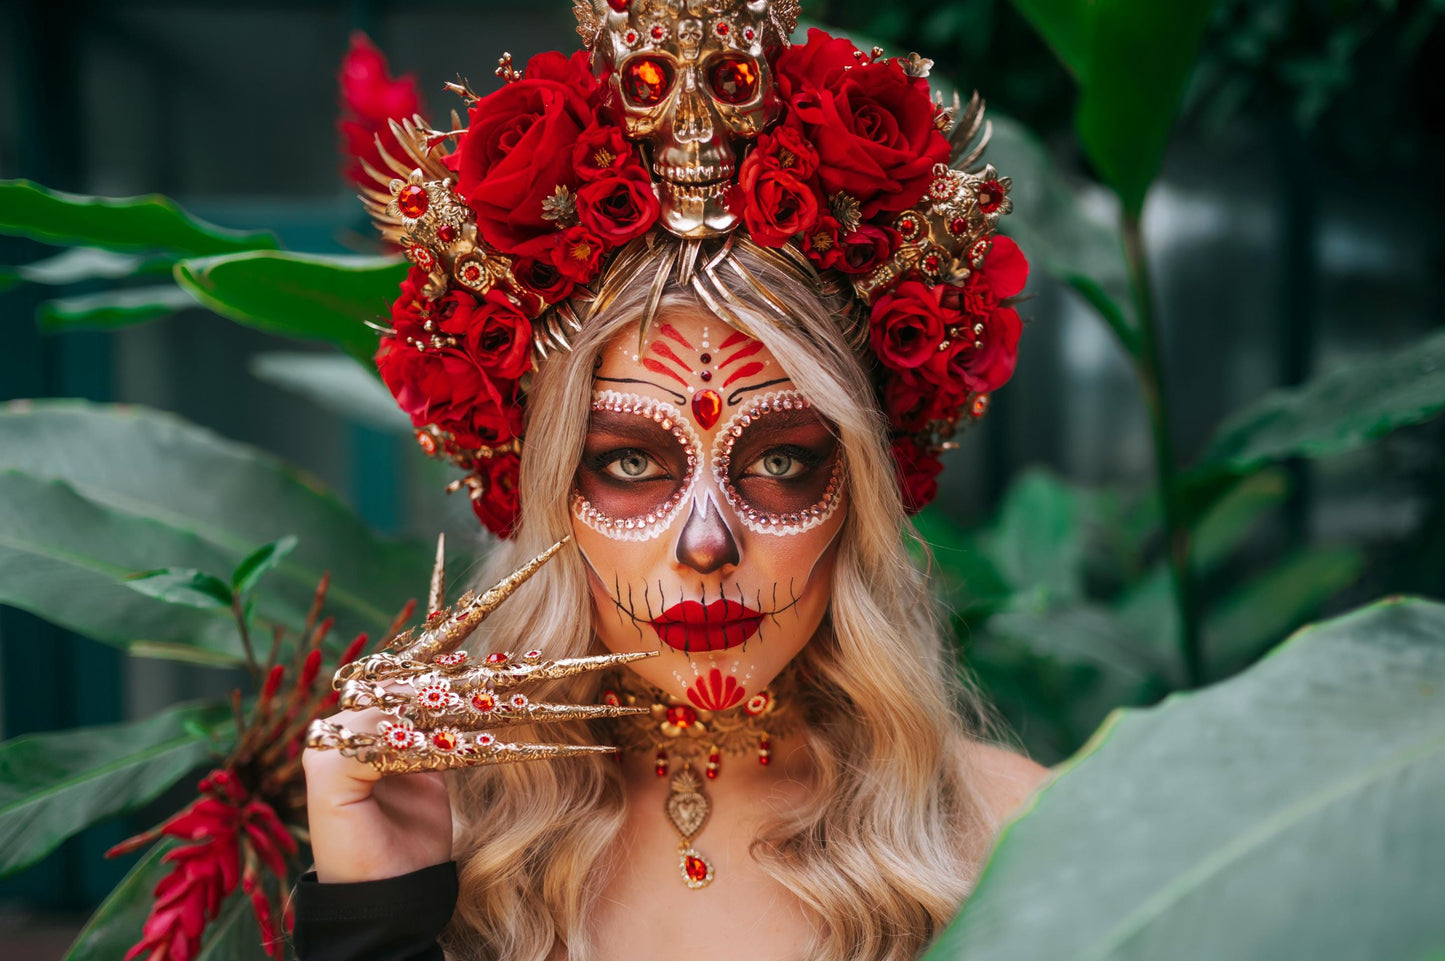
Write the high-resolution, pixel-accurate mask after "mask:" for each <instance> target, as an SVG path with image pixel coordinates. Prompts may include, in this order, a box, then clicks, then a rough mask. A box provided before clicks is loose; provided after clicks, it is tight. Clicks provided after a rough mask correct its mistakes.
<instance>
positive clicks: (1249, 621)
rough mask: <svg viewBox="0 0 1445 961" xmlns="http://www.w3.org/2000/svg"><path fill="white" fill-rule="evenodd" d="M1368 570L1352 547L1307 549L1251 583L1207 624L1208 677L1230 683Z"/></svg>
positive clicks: (1223, 604) (1226, 601)
mask: <svg viewBox="0 0 1445 961" xmlns="http://www.w3.org/2000/svg"><path fill="white" fill-rule="evenodd" d="M1364 566H1365V559H1364V557H1363V556H1362V555H1361V554H1360V552H1359V551H1357V550H1355V549H1354V548H1353V547H1306V548H1304V549H1302V550H1300V551H1297V552H1296V553H1294V554H1291V555H1290V556H1289V557H1287V558H1285V559H1284V560H1283V561H1281V562H1280V563H1279V564H1278V565H1276V566H1275V567H1272V568H1270V569H1269V570H1268V571H1266V572H1264V573H1263V574H1260V575H1258V576H1256V577H1253V578H1251V579H1250V580H1249V581H1248V582H1246V583H1245V584H1244V585H1243V586H1242V587H1240V588H1239V589H1238V590H1236V591H1235V592H1234V593H1233V594H1231V595H1229V596H1228V597H1225V598H1224V599H1222V600H1221V601H1220V602H1219V603H1218V604H1217V605H1216V606H1215V608H1214V609H1213V610H1211V611H1210V612H1209V616H1208V617H1207V618H1206V619H1205V621H1204V659H1205V662H1206V663H1207V664H1208V668H1209V674H1210V676H1212V677H1226V676H1228V675H1230V674H1233V673H1234V672H1235V671H1238V670H1239V669H1240V668H1241V667H1243V666H1244V665H1245V664H1247V663H1249V662H1250V661H1252V660H1253V659H1255V658H1256V657H1258V656H1259V655H1260V654H1262V653H1264V652H1265V651H1266V650H1268V649H1269V645H1270V643H1271V642H1272V641H1273V640H1274V639H1275V638H1277V637H1280V636H1281V635H1283V634H1284V633H1285V632H1286V631H1288V630H1291V629H1293V628H1295V627H1298V626H1299V625H1300V624H1302V623H1304V621H1305V619H1306V618H1308V617H1311V616H1313V615H1314V614H1315V613H1316V612H1317V611H1318V610H1319V608H1320V605H1322V604H1324V603H1325V601H1327V600H1329V599H1330V598H1331V597H1334V596H1335V595H1336V594H1338V593H1339V592H1340V591H1342V590H1344V589H1345V588H1346V587H1348V586H1349V585H1350V584H1352V583H1354V580H1355V578H1357V577H1359V576H1360V570H1361V569H1362V568H1363V567H1364Z"/></svg>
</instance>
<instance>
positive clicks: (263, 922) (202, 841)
mask: <svg viewBox="0 0 1445 961" xmlns="http://www.w3.org/2000/svg"><path fill="white" fill-rule="evenodd" d="M328 583H329V578H328V577H325V576H323V578H322V580H321V583H320V584H319V585H318V586H317V589H316V595H315V598H314V600H313V603H312V605H311V610H310V611H309V612H308V614H307V617H306V624H305V627H304V628H303V631H302V634H301V638H302V643H300V644H298V645H297V650H296V654H295V657H294V658H293V660H292V663H291V664H289V665H288V664H285V663H282V662H281V661H280V660H278V657H279V653H280V644H279V640H280V634H279V632H278V635H277V641H278V643H276V644H275V645H273V647H272V649H271V656H270V658H269V663H268V664H267V665H266V668H265V671H264V678H265V680H264V681H263V682H262V685H261V690H260V692H259V694H258V696H257V698H256V703H255V705H254V707H253V708H252V710H251V716H250V719H249V720H246V719H244V718H243V717H242V715H241V711H240V703H241V692H240V691H239V690H238V691H236V692H235V693H234V695H233V703H234V704H235V705H236V706H237V711H236V717H237V733H238V737H237V741H236V747H235V749H234V750H233V751H232V752H231V754H230V756H229V757H227V758H226V759H225V761H224V762H223V763H222V764H221V766H220V767H218V768H216V769H215V770H213V771H211V772H210V773H209V774H207V775H206V776H205V777H203V778H201V780H200V782H199V783H198V784H197V788H198V790H199V791H200V792H201V796H200V797H198V798H197V799H196V800H194V801H192V802H191V803H190V804H189V805H187V806H186V807H185V808H183V809H181V810H180V811H178V812H176V814H174V815H172V816H171V817H170V818H169V819H167V820H166V821H165V822H163V823H162V824H160V825H158V826H156V827H155V828H152V829H151V830H149V831H146V832H144V833H142V834H138V835H136V836H135V837H132V838H129V839H127V840H125V841H122V842H121V843H120V844H117V845H116V846H115V847H113V848H111V849H110V850H109V851H107V852H106V856H107V857H117V856H119V855H122V854H128V853H130V852H132V851H135V850H138V849H139V848H141V847H144V846H146V845H148V844H151V843H152V842H154V841H157V840H159V839H161V838H162V837H171V838H175V839H177V840H178V841H180V842H182V843H181V844H180V845H179V846H177V847H176V848H174V849H173V850H171V851H169V852H167V853H166V855H165V856H164V857H163V858H162V860H163V861H165V862H166V863H168V864H170V865H172V867H171V870H170V872H169V873H168V874H166V876H165V877H163V878H162V879H161V880H160V883H158V884H157V885H156V888H155V892H154V894H155V903H154V905H153V906H152V907H151V912H150V915H149V916H148V917H147V918H146V922H145V926H144V928H143V930H142V934H141V939H140V941H139V942H137V943H136V944H135V946H134V947H132V948H131V949H130V951H129V952H128V953H127V954H126V956H125V961H135V959H140V958H143V959H145V961H192V959H193V958H195V957H196V956H197V955H199V954H200V951H201V944H202V936H203V935H204V933H205V929H206V926H207V925H208V924H210V922H212V921H214V920H215V919H216V917H217V916H218V915H219V914H220V911H221V907H222V905H223V904H224V903H225V902H226V900H227V898H229V897H230V896H231V895H232V894H234V893H235V891H236V888H237V885H238V884H239V886H240V887H241V891H242V893H243V894H244V895H245V896H246V897H247V898H248V899H249V900H250V902H251V910H252V912H253V913H254V915H255V917H256V923H257V926H258V927H259V928H260V933H261V940H262V943H263V944H264V945H265V948H266V952H267V954H269V955H270V956H272V957H276V958H280V957H281V956H282V953H283V948H284V938H283V934H282V926H283V925H284V926H285V927H286V928H287V929H289V927H290V914H289V911H287V910H286V909H285V908H284V903H285V897H284V894H285V892H286V891H287V890H289V889H290V887H291V886H292V884H293V883H294V880H295V875H294V873H293V867H294V866H295V865H296V864H297V863H298V861H299V855H300V850H301V848H300V843H299V841H298V839H304V838H305V836H306V835H305V831H306V803H305V786H304V784H303V783H302V778H301V749H302V746H303V745H304V743H305V737H306V729H307V727H308V726H309V725H310V723H311V721H312V719H314V718H316V717H319V716H321V715H322V714H325V713H327V712H329V711H330V710H332V709H333V708H334V707H335V705H336V699H337V695H336V692H335V691H334V690H332V689H331V685H330V684H318V683H317V682H318V680H320V679H321V675H322V671H321V665H322V661H323V660H324V659H325V658H324V655H323V653H322V651H321V642H322V640H323V639H324V638H325V636H326V634H327V633H328V632H329V631H330V629H331V625H332V619H331V618H327V619H325V620H323V621H321V622H320V623H319V624H318V623H317V619H318V617H319V616H320V613H321V606H322V603H323V601H324V598H325V594H326V589H327V585H328ZM414 609H415V602H414V601H413V602H411V603H409V604H408V605H407V606H406V607H405V608H404V609H403V610H402V612H401V614H399V615H398V617H397V618H396V620H395V621H393V622H392V625H391V627H390V628H389V629H388V631H387V633H386V635H385V637H384V638H383V641H382V643H383V644H387V643H390V642H391V640H392V638H394V637H395V636H396V635H397V634H398V633H400V631H401V629H402V627H403V626H404V625H405V623H406V622H407V621H408V620H409V619H410V617H411V612H412V611H413V610H414ZM366 648H367V640H366V635H365V634H362V635H360V636H358V637H357V638H356V639H355V640H353V641H352V642H351V643H350V644H348V645H347V647H346V649H345V651H344V652H343V653H342V655H341V657H340V658H339V659H338V660H337V662H336V665H335V666H336V667H340V666H341V665H342V664H346V663H349V662H351V661H353V660H355V659H356V658H357V657H359V656H360V655H361V654H362V653H363V652H364V651H365V650H366ZM333 670H334V668H333ZM327 677H330V675H329V674H328V675H327ZM288 679H294V683H293V684H292V685H291V686H290V688H289V689H288V688H287V682H288ZM277 905H281V906H282V909H281V910H279V911H278V910H277Z"/></svg>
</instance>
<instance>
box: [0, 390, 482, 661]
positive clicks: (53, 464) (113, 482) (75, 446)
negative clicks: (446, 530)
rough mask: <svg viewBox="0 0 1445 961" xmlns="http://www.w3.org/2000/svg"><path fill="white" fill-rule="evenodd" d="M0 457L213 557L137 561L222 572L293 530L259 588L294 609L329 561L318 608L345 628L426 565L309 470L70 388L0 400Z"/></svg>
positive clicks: (394, 599)
mask: <svg viewBox="0 0 1445 961" xmlns="http://www.w3.org/2000/svg"><path fill="white" fill-rule="evenodd" d="M6 469H12V470H19V471H23V472H25V473H27V474H31V475H34V476H35V477H39V478H58V479H62V480H65V481H66V482H67V483H69V484H70V485H72V486H73V487H74V488H75V489H76V491H78V492H79V493H80V494H81V495H82V496H83V497H84V498H85V499H86V500H88V501H91V502H92V503H94V504H96V505H99V506H102V507H106V508H109V509H112V510H114V511H119V512H124V513H125V514H128V515H133V516H134V517H136V518H147V519H150V520H151V521H154V522H157V523H159V524H163V525H165V526H166V527H168V528H171V529H174V530H177V531H185V532H189V533H191V534H193V535H194V536H195V537H196V538H198V539H199V540H201V541H203V542H204V543H205V544H207V545H210V546H211V548H212V549H213V550H215V551H216V552H217V553H218V554H219V555H220V556H221V557H222V558H224V562H222V561H207V562H201V560H200V559H194V560H193V559H189V558H187V557H173V558H161V559H159V560H156V559H152V560H150V561H149V562H148V563H145V564H144V565H141V566H140V567H139V568H138V569H152V568H155V567H166V566H184V567H194V568H197V569H200V570H204V571H208V572H210V573H214V574H216V575H218V576H224V575H227V574H229V572H231V571H232V570H234V569H235V567H236V565H237V564H239V563H240V562H241V560H242V559H244V558H245V557H246V556H247V555H248V554H250V553H251V552H253V551H255V550H256V549H257V548H259V547H261V546H262V545H264V544H268V543H270V542H272V541H275V540H278V539H280V538H282V537H285V536H286V535H288V534H294V535H296V537H297V539H298V544H297V547H296V549H295V551H293V552H292V553H291V554H290V555H289V556H287V557H286V558H285V559H284V560H283V561H282V562H281V563H280V564H279V565H278V566H277V568H276V570H275V572H274V573H273V574H272V575H271V576H270V577H268V579H267V581H266V587H265V590H264V591H262V592H261V593H262V595H263V599H264V597H273V598H275V597H279V599H280V600H282V601H284V602H285V603H286V605H287V606H288V607H289V608H290V609H295V610H302V611H304V610H305V609H306V608H307V607H308V606H309V604H310V599H311V594H312V592H313V591H314V590H315V587H316V583H317V581H318V580H319V579H320V577H321V574H322V573H323V572H324V571H327V570H330V571H331V589H330V591H329V592H328V594H327V599H328V600H327V611H328V613H331V614H334V615H336V617H337V629H338V633H339V634H340V635H341V636H345V637H350V636H351V635H352V634H353V633H355V632H357V631H362V630H367V631H373V632H374V631H376V630H379V629H380V628H382V627H384V626H385V625H386V624H388V623H389V622H390V621H391V618H392V617H393V616H394V615H395V613H396V611H397V610H398V609H399V608H400V607H401V605H402V604H403V603H405V601H406V600H407V598H409V597H413V596H415V595H416V594H418V593H419V592H420V591H421V590H422V589H423V587H424V586H425V582H426V577H427V572H428V571H430V570H431V557H430V554H431V552H430V551H429V550H428V549H427V548H426V547H425V546H423V545H421V544H418V543H414V542H397V541H393V540H389V539H385V538H382V537H380V536H378V535H377V534H375V533H374V532H372V531H371V530H370V529H368V528H367V527H366V525H365V524H364V523H363V522H362V521H361V520H360V519H359V518H358V517H357V516H356V515H355V514H354V513H353V512H352V511H351V510H350V509H349V508H347V507H346V506H345V505H344V504H342V503H341V502H340V501H339V500H337V499H336V498H335V497H334V496H333V495H332V494H330V493H328V492H327V491H325V490H324V489H323V488H322V487H321V485H320V484H319V482H317V481H315V480H314V479H312V478H309V477H307V476H305V475H303V474H301V473H299V472H298V471H296V470H294V469H292V468H289V467H287V466H286V465H285V464H283V463H281V462H280V461H278V460H277V459H276V458H274V457H272V456H270V455H269V454H265V453H263V452H261V451H258V450H256V449H254V448H251V447H247V446H245V445H242V444H237V443H234V442H231V441H228V440H225V439H223V438H221V437H218V436H217V435H215V434H213V433H211V432H209V431H206V430H202V429H200V428H198V427H196V426H194V425H191V424H187V423H186V422H184V421H182V420H179V419H178V418H175V417H173V416H171V415H169V414H163V413H158V412H156V411H151V410H147V409H145V408H140V407H112V406H106V405H98V404H91V403H87V402H83V401H69V400H64V401H43V402H40V401H36V402H30V401H27V402H23V403H16V404H11V405H7V406H5V407H3V408H0V470H6ZM457 566H458V567H460V562H458V565H457ZM454 569H456V568H454ZM128 593H132V594H134V592H128ZM134 596H135V597H136V598H137V599H138V600H142V601H144V600H146V599H145V598H141V597H140V595H134ZM47 616H48V615H47Z"/></svg>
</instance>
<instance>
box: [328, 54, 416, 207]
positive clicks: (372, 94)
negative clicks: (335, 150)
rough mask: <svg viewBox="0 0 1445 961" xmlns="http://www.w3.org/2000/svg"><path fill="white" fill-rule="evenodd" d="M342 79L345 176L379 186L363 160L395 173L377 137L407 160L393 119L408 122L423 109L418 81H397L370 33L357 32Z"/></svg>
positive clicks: (340, 123) (407, 78)
mask: <svg viewBox="0 0 1445 961" xmlns="http://www.w3.org/2000/svg"><path fill="white" fill-rule="evenodd" d="M338 79H339V81H340V84H341V106H342V116H341V118H340V119H339V120H338V121H337V128H338V129H339V130H340V131H341V136H342V138H343V139H344V140H345V156H346V158H347V164H346V177H347V179H348V180H350V181H351V182H352V183H355V184H357V185H359V186H364V187H371V186H375V185H374V184H373V183H372V182H371V178H370V177H368V176H367V175H366V172H365V171H364V170H362V168H361V162H362V161H365V162H366V163H368V164H370V165H371V168H372V169H373V170H377V171H380V172H382V173H386V172H388V171H389V170H390V168H389V167H388V166H387V165H386V164H385V163H384V162H383V161H382V159H381V153H380V151H378V150H377V146H376V140H377V138H380V140H381V145H382V147H383V148H385V150H386V152H387V153H388V154H389V155H391V156H392V157H396V158H401V157H403V156H405V154H404V153H403V152H402V149H401V145H400V144H399V143H397V140H396V137H395V135H393V134H392V132H391V127H390V126H389V125H388V121H391V120H403V119H406V118H408V117H411V116H412V115H414V114H416V113H417V112H418V111H419V110H420V109H421V95H420V94H419V93H418V92H417V84H416V77H414V76H412V75H411V74H406V75H405V76H402V77H393V76H392V75H391V71H390V68H389V67H388V66H387V62H386V56H385V55H384V54H382V52H381V51H380V50H378V49H377V47H376V45H375V44H373V43H372V42H371V40H370V39H368V38H367V36H366V34H364V33H362V32H361V31H360V30H356V31H354V32H353V33H352V34H351V46H350V48H349V49H348V50H347V51H346V57H345V58H344V59H343V60H342V61H341V73H340V75H339V77H338Z"/></svg>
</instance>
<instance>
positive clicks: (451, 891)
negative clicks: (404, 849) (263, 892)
mask: <svg viewBox="0 0 1445 961" xmlns="http://www.w3.org/2000/svg"><path fill="white" fill-rule="evenodd" d="M456 904H457V863H456V862H455V861H446V862H444V863H442V864H433V865H432V866H431V867H426V868H422V869H421V870H420V871H413V872H411V873H410V874H403V875H401V876H399V877H395V878H384V879H382V880H380V881H357V882H354V883H336V884H322V883H320V882H319V881H317V880H316V872H314V871H312V872H310V873H307V874H305V875H303V876H302V878H301V883H300V884H298V885H297V886H296V897H295V899H294V900H293V901H292V907H293V910H294V911H295V917H296V926H295V929H294V930H293V932H292V938H293V940H294V942H295V945H296V956H297V957H298V958H300V959H301V961H442V949H441V947H440V946H439V945H438V944H437V936H438V935H440V934H441V932H442V928H444V927H446V924H447V922H448V921H450V920H451V917H452V911H453V910H454V909H455V908H456Z"/></svg>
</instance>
